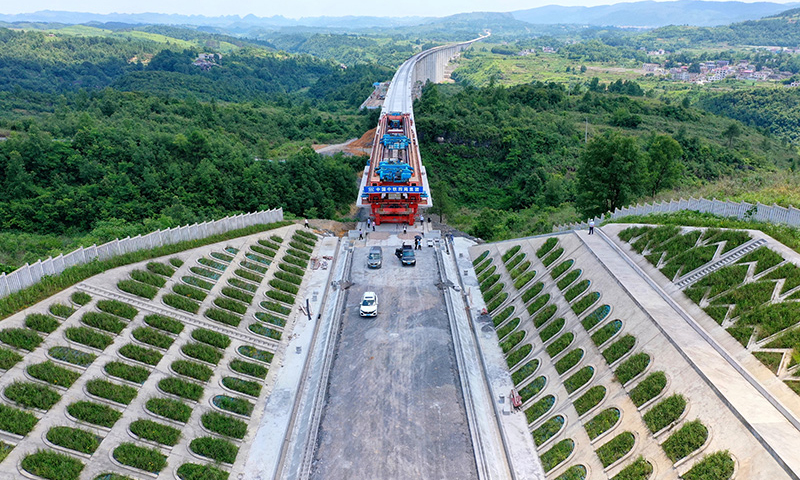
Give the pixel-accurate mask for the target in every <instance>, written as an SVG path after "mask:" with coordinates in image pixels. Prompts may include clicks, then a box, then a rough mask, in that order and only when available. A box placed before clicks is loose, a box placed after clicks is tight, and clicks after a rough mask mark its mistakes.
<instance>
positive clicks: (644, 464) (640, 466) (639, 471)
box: [611, 456, 653, 480]
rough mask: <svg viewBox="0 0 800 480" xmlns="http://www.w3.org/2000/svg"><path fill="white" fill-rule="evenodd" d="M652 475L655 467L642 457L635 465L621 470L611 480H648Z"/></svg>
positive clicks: (632, 464)
mask: <svg viewBox="0 0 800 480" xmlns="http://www.w3.org/2000/svg"><path fill="white" fill-rule="evenodd" d="M652 474H653V465H651V464H650V462H648V461H647V460H645V459H644V457H641V456H640V457H639V458H637V459H636V460H634V462H633V463H631V464H630V465H628V466H627V467H625V468H623V469H622V470H620V472H619V473H618V474H616V475H614V477H613V478H612V479H611V480H647V479H649V478H650V475H652Z"/></svg>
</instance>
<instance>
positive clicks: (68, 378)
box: [27, 360, 81, 388]
mask: <svg viewBox="0 0 800 480" xmlns="http://www.w3.org/2000/svg"><path fill="white" fill-rule="evenodd" d="M27 370H28V375H30V376H31V377H33V378H36V379H38V380H41V381H43V382H47V383H49V384H50V385H55V386H56V387H62V388H69V387H70V386H72V384H73V383H75V380H77V379H78V377H80V376H81V374H80V373H78V372H76V371H74V370H70V369H69V368H64V367H61V366H58V365H56V364H55V363H53V362H51V361H50V360H47V361H46V362H43V363H35V364H32V365H28V369H27Z"/></svg>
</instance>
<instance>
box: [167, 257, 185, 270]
mask: <svg viewBox="0 0 800 480" xmlns="http://www.w3.org/2000/svg"><path fill="white" fill-rule="evenodd" d="M169 263H170V265H172V266H173V267H175V268H181V267H182V266H183V260H181V259H180V258H177V257H172V258H170V259H169Z"/></svg>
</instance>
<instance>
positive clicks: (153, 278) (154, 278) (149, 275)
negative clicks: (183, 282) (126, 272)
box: [131, 270, 167, 288]
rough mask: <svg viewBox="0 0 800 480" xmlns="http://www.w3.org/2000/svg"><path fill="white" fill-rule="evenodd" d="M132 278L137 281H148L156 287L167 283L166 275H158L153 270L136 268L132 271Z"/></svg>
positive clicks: (147, 282)
mask: <svg viewBox="0 0 800 480" xmlns="http://www.w3.org/2000/svg"><path fill="white" fill-rule="evenodd" d="M131 278H132V279H134V280H136V281H137V282H141V283H146V284H148V285H152V286H154V287H156V288H161V287H163V286H164V285H166V284H167V281H166V280H164V277H162V276H160V275H156V274H155V273H153V272H148V271H147V270H134V271H132V272H131Z"/></svg>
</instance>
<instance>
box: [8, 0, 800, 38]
mask: <svg viewBox="0 0 800 480" xmlns="http://www.w3.org/2000/svg"><path fill="white" fill-rule="evenodd" d="M798 6H800V3H773V2H756V3H744V2H736V1H706V0H678V1H668V2H654V1H651V0H647V1H640V2H630V3H616V4H613V5H600V6H596V7H564V6H559V5H548V6H544V7H537V8H531V9H528V10H517V11H514V12H510V13H511V16H513V19H514V20H517V21H519V22H527V23H532V24H540V25H541V24H545V25H557V24H578V25H593V26H637V27H660V26H665V25H694V26H716V25H727V24H730V23H734V22H741V21H745V20H755V19H759V18H762V17H766V16H771V15H775V14H778V13H780V12H783V11H785V10H788V9H790V8H794V7H798ZM496 15H497V14H495V13H488V12H487V13H484V12H481V13H472V14H458V15H453V16H450V17H442V18H437V17H373V16H344V17H304V18H300V19H291V18H286V17H282V16H279V15H276V16H272V17H257V16H255V15H246V16H244V17H241V16H239V15H226V16H219V17H206V16H203V15H177V14H162V13H136V14H129V13H110V14H96V13H79V12H63V11H52V10H44V11H40V12H34V13H21V14H15V15H3V14H0V22H6V23H14V22H43V23H61V24H86V23H103V24H105V23H125V24H134V25H135V24H161V25H193V26H197V27H212V28H217V29H224V30H227V31H246V30H249V29H253V28H262V29H275V28H284V27H312V28H328V29H343V30H350V31H355V30H361V29H371V28H398V27H400V28H402V27H410V26H420V25H434V24H438V23H449V22H452V21H453V20H454V19H456V18H458V19H459V21H464V20H466V19H471V20H472V21H479V20H480V19H481V17H488V18H487V20H496V19H497V17H496ZM487 26H488V25H487Z"/></svg>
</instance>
